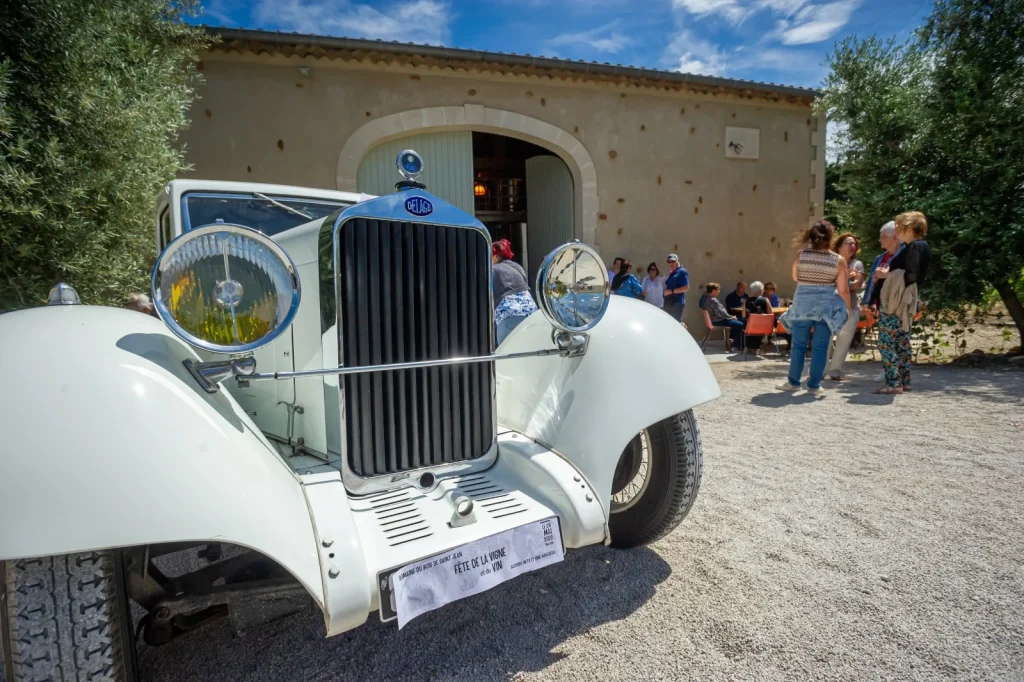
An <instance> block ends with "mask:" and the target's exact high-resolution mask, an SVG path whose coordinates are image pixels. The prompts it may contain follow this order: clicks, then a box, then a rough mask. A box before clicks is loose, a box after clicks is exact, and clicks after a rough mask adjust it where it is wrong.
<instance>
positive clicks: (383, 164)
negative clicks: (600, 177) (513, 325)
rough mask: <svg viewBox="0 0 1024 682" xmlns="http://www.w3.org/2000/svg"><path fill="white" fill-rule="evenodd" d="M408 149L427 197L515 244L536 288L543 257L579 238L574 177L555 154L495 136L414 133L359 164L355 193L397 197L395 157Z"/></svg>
mask: <svg viewBox="0 0 1024 682" xmlns="http://www.w3.org/2000/svg"><path fill="white" fill-rule="evenodd" d="M404 149H415V150H416V151H418V152H419V153H420V154H421V155H422V156H423V158H424V170H423V175H422V176H421V177H420V181H421V182H423V183H424V184H425V185H426V186H427V189H428V190H429V191H430V192H432V193H433V194H436V195H437V196H439V197H440V198H442V199H444V200H445V201H447V202H449V203H451V204H454V205H455V206H458V207H459V208H461V209H462V210H464V211H466V212H467V213H470V214H472V215H475V216H476V218H477V220H479V221H480V222H482V223H483V224H484V225H485V226H486V227H487V229H488V231H489V232H490V233H491V238H492V239H493V240H495V241H496V240H498V239H507V240H509V241H510V242H511V243H512V251H513V253H514V254H515V255H514V259H515V260H516V261H517V262H518V263H519V264H520V265H522V266H523V267H524V268H525V269H526V270H527V273H528V275H529V277H530V278H531V281H532V279H533V277H535V276H536V273H537V270H538V269H539V268H540V264H541V262H542V260H543V258H544V256H545V255H546V254H547V253H549V252H550V251H551V250H552V249H554V248H555V247H557V246H559V245H561V244H564V243H566V242H568V241H571V240H572V239H573V238H574V237H575V236H576V235H575V228H574V224H573V198H574V197H573V195H574V191H573V190H574V187H573V181H572V174H571V173H570V172H569V168H568V166H566V164H565V162H564V161H562V160H561V159H560V158H559V157H558V155H557V154H555V153H554V152H552V151H550V150H548V149H546V148H544V147H541V146H539V145H535V144H533V143H532V142H527V141H525V140H522V139H520V138H516V137H508V136H506V135H495V134H494V133H482V132H470V131H468V130H458V131H437V132H430V133H417V134H414V135H409V136H407V137H399V138H396V139H393V140H388V141H386V142H382V143H380V144H378V145H377V146H375V147H373V148H371V149H370V150H369V151H368V152H367V153H366V155H365V156H363V159H362V161H360V163H359V169H358V171H357V174H356V189H357V190H358V191H360V192H365V193H367V194H377V195H380V194H387V193H390V192H392V191H393V188H394V185H395V180H396V179H397V175H396V173H395V158H396V157H397V156H398V154H400V153H401V151H402V150H404Z"/></svg>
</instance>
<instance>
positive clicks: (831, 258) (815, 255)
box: [776, 220, 852, 395]
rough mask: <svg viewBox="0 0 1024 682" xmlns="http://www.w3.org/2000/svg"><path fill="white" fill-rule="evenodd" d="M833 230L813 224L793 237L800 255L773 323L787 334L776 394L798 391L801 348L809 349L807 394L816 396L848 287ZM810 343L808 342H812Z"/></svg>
mask: <svg viewBox="0 0 1024 682" xmlns="http://www.w3.org/2000/svg"><path fill="white" fill-rule="evenodd" d="M835 230H836V229H835V227H833V226H832V223H830V222H828V221H827V220H819V221H818V222H816V223H814V224H813V225H811V226H810V227H809V228H807V229H806V230H803V231H802V232H800V233H799V234H798V235H797V238H796V240H795V242H794V244H795V245H796V246H797V248H799V249H800V251H799V252H798V253H797V256H796V259H795V260H794V261H793V281H795V282H796V283H797V284H796V293H795V294H793V303H792V304H791V305H790V307H789V310H788V311H786V314H785V315H783V316H782V317H781V318H779V321H780V322H782V325H783V326H784V327H785V328H786V329H787V330H789V332H790V334H792V335H793V341H792V352H791V353H790V358H789V376H788V377H787V378H786V381H784V382H782V383H781V384H779V385H778V386H776V388H778V389H779V390H780V391H796V390H799V389H800V375H801V374H802V373H803V369H804V359H805V357H806V355H807V346H808V345H810V346H811V369H810V374H809V375H808V377H807V392H808V393H810V394H812V395H821V394H823V393H824V390H823V389H822V388H821V378H822V377H823V376H824V375H825V365H826V364H828V348H829V344H830V343H831V341H832V335H833V334H837V333H839V330H840V329H842V327H843V325H844V324H846V320H847V318H848V317H849V315H851V314H852V311H851V308H850V283H849V276H848V272H847V264H846V259H845V258H843V257H842V256H840V255H839V254H838V253H836V252H835V251H832V250H831V248H830V247H831V245H832V236H833V235H834V234H835ZM812 338H813V341H812Z"/></svg>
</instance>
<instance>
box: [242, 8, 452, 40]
mask: <svg viewBox="0 0 1024 682" xmlns="http://www.w3.org/2000/svg"><path fill="white" fill-rule="evenodd" d="M254 15H255V17H256V19H257V21H259V22H261V24H263V25H270V26H273V27H274V28H277V29H280V30H283V31H297V32H299V33H313V34H318V35H339V36H346V37H349V38H374V39H377V38H379V39H381V40H398V41H402V42H413V43H427V44H433V45H443V44H444V43H446V42H447V41H448V40H449V38H450V36H451V29H450V24H451V19H452V17H451V13H450V7H449V6H448V4H447V3H445V2H440V1H438V0H404V1H399V2H395V3H393V4H391V5H389V6H384V7H381V8H380V9H378V8H376V7H370V6H369V5H363V4H358V3H354V2H350V1H349V0H260V3H259V5H258V6H257V8H256V11H255V12H254Z"/></svg>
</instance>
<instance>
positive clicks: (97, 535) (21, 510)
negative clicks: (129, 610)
mask: <svg viewBox="0 0 1024 682" xmlns="http://www.w3.org/2000/svg"><path fill="white" fill-rule="evenodd" d="M186 358H196V355H195V353H193V352H192V349H191V348H189V347H188V346H186V345H185V344H183V343H182V342H181V341H179V340H178V339H177V338H175V337H174V336H172V335H171V334H170V332H169V331H168V330H167V328H166V327H165V326H164V324H163V323H162V322H160V321H159V320H157V319H156V318H153V317H150V316H148V315H143V314H141V313H137V312H131V311H127V310H120V309H116V308H102V307H94V306H78V305H76V306H53V307H45V308H34V309H31V310H24V311H20V312H13V313H8V314H5V315H0V434H2V439H0V520H2V523H0V559H15V558H22V557H32V556H46V555H53V554H65V553H70V552H83V551H87V550H92V549H102V548H111V547H128V546H133V545H144V544H156V543H165V542H188V541H219V542H226V543H233V544H238V545H242V546H245V547H249V548H252V549H255V550H257V551H259V552H262V553H263V554H265V555H267V556H269V557H270V558H272V559H274V560H275V561H277V562H278V563H279V564H281V566H283V567H284V568H285V569H286V570H287V571H289V572H290V573H291V574H292V575H294V576H295V578H297V579H298V580H299V582H300V583H302V585H303V586H305V588H306V589H307V590H308V591H309V593H310V594H311V595H312V596H313V598H314V599H315V600H316V601H317V603H318V604H320V605H321V606H323V601H324V598H323V595H324V591H323V583H322V580H321V572H320V563H319V558H318V556H317V542H316V540H315V537H314V530H313V525H312V522H311V520H310V515H309V510H308V507H307V505H306V501H305V498H304V495H303V491H302V486H301V485H300V483H299V481H298V480H297V479H296V477H295V476H294V474H293V473H292V471H291V469H290V468H289V467H288V465H287V464H286V463H285V462H284V461H283V460H282V459H281V458H280V457H279V456H278V454H277V453H276V451H275V450H274V449H273V447H272V446H271V445H270V443H268V442H267V441H266V440H265V439H264V437H263V435H262V434H261V433H260V432H259V430H258V429H257V428H256V427H255V426H254V425H253V423H252V421H251V420H250V419H249V417H248V415H246V414H245V412H244V411H243V410H242V409H241V408H240V407H239V406H238V403H236V402H235V400H234V398H232V397H231V396H230V395H229V394H228V393H227V391H223V390H221V391H218V392H217V393H213V394H210V393H206V392H205V391H203V390H202V389H201V388H200V387H199V386H198V385H197V384H196V382H195V380H194V379H193V378H192V376H191V375H190V374H189V373H188V371H187V370H186V369H185V368H184V366H183V365H182V361H183V360H185V359H186Z"/></svg>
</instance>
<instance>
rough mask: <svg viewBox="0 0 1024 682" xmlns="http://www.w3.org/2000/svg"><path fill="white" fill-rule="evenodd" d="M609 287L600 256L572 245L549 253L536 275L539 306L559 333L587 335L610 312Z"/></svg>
mask: <svg viewBox="0 0 1024 682" xmlns="http://www.w3.org/2000/svg"><path fill="white" fill-rule="evenodd" d="M609 286H610V283H609V282H608V271H607V269H606V268H605V266H604V262H603V261H602V260H601V257H600V256H598V255H597V252H596V251H594V250H593V249H592V248H590V247H589V246H587V245H586V244H583V243H581V242H570V243H568V244H565V245H563V246H560V247H558V248H557V249H555V250H554V251H552V252H551V253H549V254H548V255H547V257H546V258H545V259H544V262H543V264H541V266H540V270H538V271H537V304H538V305H539V306H540V309H541V311H542V312H543V313H544V315H545V317H547V318H548V320H549V321H550V322H551V324H553V325H554V326H555V327H557V328H558V329H561V330H562V331H566V332H585V331H587V330H588V329H591V328H592V327H593V326H594V325H596V324H597V323H598V322H600V321H601V317H603V316H604V313H605V311H606V310H607V309H608V298H609V296H610V293H611V292H610V289H609Z"/></svg>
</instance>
